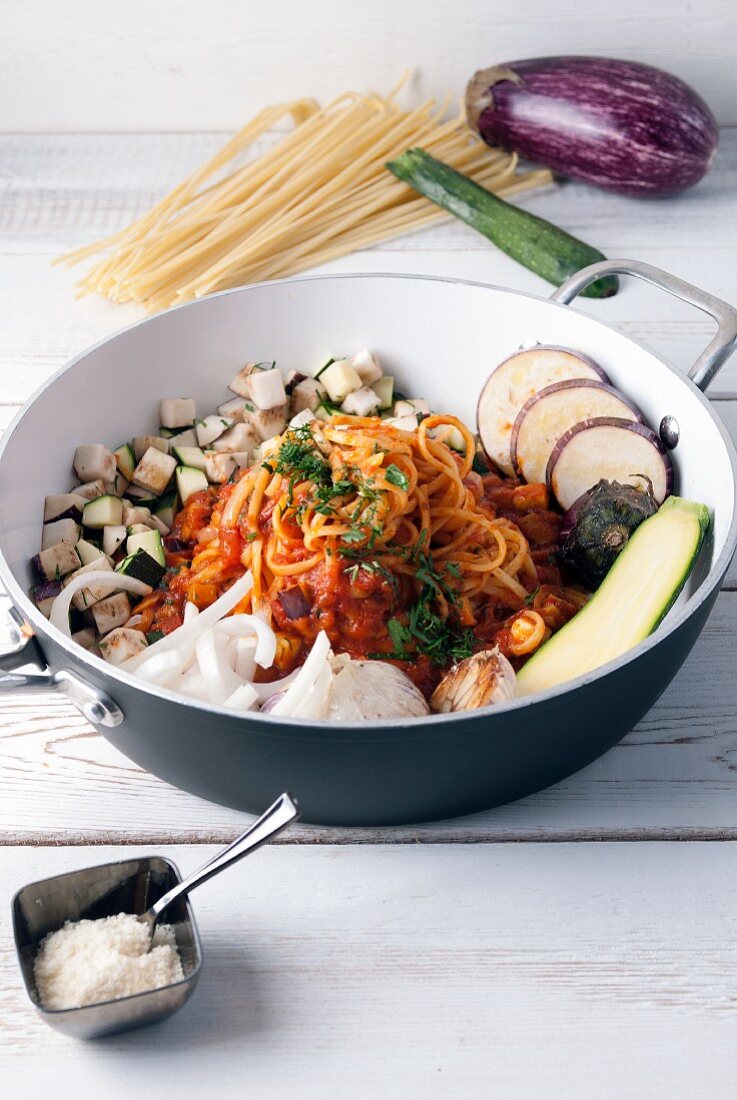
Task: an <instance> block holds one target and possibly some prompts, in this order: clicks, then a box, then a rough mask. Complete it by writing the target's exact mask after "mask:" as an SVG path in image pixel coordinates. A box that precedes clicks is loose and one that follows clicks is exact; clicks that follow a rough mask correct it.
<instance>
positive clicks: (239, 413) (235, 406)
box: [182, 397, 253, 447]
mask: <svg viewBox="0 0 737 1100" xmlns="http://www.w3.org/2000/svg"><path fill="white" fill-rule="evenodd" d="M247 405H248V401H246V399H245V397H232V398H231V399H230V401H224V402H223V404H222V405H218V416H226V417H227V418H228V419H229V420H232V421H233V423H234V424H237V423H238V422H239V421H240V422H242V421H243V412H244V410H245V408H246V406H247ZM251 408H253V406H252V405H251ZM182 442H183V441H182ZM196 443H197V437H196V436H195V439H194V441H193V443H191V444H189V443H184V446H185V447H186V446H194V445H196Z"/></svg>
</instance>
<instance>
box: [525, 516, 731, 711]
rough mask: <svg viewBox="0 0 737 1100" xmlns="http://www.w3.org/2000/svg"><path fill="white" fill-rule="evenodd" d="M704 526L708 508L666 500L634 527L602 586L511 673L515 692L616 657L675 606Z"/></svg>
mask: <svg viewBox="0 0 737 1100" xmlns="http://www.w3.org/2000/svg"><path fill="white" fill-rule="evenodd" d="M708 528H709V509H708V508H707V507H706V506H705V505H704V504H696V503H694V502H693V501H690V500H683V498H681V497H669V498H668V499H667V500H666V502H665V503H664V504H663V505H662V506H661V508H660V510H659V511H658V512H656V513H655V515H654V516H651V517H650V518H649V519H646V520H645V522H644V523H641V524H640V526H639V527H638V528H637V530H636V531H635V533H634V535H632V537H631V538H630V540H629V542H628V543H627V546H626V547H625V549H624V550H623V551H622V553H621V554H620V555H619V557H618V558H617V560H616V562H615V563H614V565H613V566H612V568H611V569H610V571H609V573H608V574H607V576H606V578H605V580H604V582H603V583H602V585H601V587H600V588H599V589H598V590H597V592H596V593H595V595H594V596H592V598H591V600H590V601H589V602H588V603H587V604H586V606H585V607H584V608H583V609H582V610H581V611H579V613H578V614H577V615H576V617H575V618H573V619H571V621H570V622H569V623H566V625H565V626H564V627H563V628H562V629H561V630H559V631H558V633H557V634H554V635H553V637H552V638H550V640H549V641H547V642H546V643H545V644H544V645H542V646H541V647H540V649H539V650H538V651H537V653H535V655H534V656H533V657H531V658H530V660H529V661H528V662H527V664H526V665H524V666H523V668H522V669H521V670H520V672H519V673H518V674H517V690H518V693H519V695H530V694H532V693H533V692H536V691H546V690H547V689H548V688H553V687H557V686H558V684H563V683H565V682H566V681H567V680H574V679H575V678H576V677H577V676H583V675H584V674H585V673H587V672H593V671H594V669H597V668H600V667H601V666H602V665H605V664H607V663H608V662H609V661H614V660H616V658H617V657H621V656H622V654H623V653H626V652H627V651H628V650H630V649H632V648H633V647H634V646H636V645H637V644H638V642H641V641H643V639H645V638H647V636H648V635H649V634H652V632H653V631H654V630H655V628H656V627H657V626H658V625H659V623H660V622H661V621H662V620H663V618H664V616H665V615H666V614H667V612H668V611H669V610H670V608H671V607H672V606H673V604H674V603H675V601H676V599H677V597H678V594H679V593H680V591H681V589H682V588H683V586H684V584H685V583H686V580H687V579H688V576H689V574H690V572H691V570H692V568H693V566H694V564H695V562H696V559H697V557H698V554H699V550H700V549H701V544H702V543H703V541H704V536H705V534H706V532H707V530H708Z"/></svg>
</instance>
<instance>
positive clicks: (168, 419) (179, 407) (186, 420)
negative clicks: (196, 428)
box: [159, 397, 197, 428]
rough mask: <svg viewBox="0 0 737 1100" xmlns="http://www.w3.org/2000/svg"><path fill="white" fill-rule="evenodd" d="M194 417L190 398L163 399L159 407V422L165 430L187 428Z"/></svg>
mask: <svg viewBox="0 0 737 1100" xmlns="http://www.w3.org/2000/svg"><path fill="white" fill-rule="evenodd" d="M196 416H197V407H196V405H195V402H194V399H193V398H192V397H165V398H164V399H163V400H162V402H161V405H160V406H159V421H160V423H161V424H162V425H163V427H165V428H189V427H190V426H191V425H192V424H194V420H195V417H196Z"/></svg>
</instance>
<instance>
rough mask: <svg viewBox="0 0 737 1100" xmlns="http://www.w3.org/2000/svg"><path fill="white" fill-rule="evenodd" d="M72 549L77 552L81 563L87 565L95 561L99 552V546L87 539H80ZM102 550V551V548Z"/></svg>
mask: <svg viewBox="0 0 737 1100" xmlns="http://www.w3.org/2000/svg"><path fill="white" fill-rule="evenodd" d="M74 549H75V550H76V551H77V553H78V554H79V560H80V561H81V562H82V565H89V564H90V563H91V562H93V561H97V560H98V559H99V557H100V554H101V551H100V547H99V546H95V544H94V542H88V541H87V539H80V540H79V542H77V544H76V545H75V547H74ZM102 552H103V553H104V550H103V551H102Z"/></svg>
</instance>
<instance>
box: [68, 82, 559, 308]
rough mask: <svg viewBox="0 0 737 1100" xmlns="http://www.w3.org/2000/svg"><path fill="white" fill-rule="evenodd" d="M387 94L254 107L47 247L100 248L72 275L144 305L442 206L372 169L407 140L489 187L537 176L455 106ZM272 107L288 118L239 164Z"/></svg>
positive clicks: (395, 229)
mask: <svg viewBox="0 0 737 1100" xmlns="http://www.w3.org/2000/svg"><path fill="white" fill-rule="evenodd" d="M397 90H398V89H396V90H395V92H393V93H392V94H391V95H389V96H387V97H383V96H379V95H359V94H357V93H354V92H349V93H346V94H345V95H342V96H340V97H339V98H338V99H336V100H335V101H334V102H333V103H331V104H330V105H329V106H327V107H324V108H321V107H319V105H318V104H317V103H316V102H315V101H314V100H312V99H303V100H297V101H295V102H292V103H287V104H282V105H279V106H275V107H267V108H266V109H264V110H263V111H261V112H260V113H259V114H258V115H257V116H256V117H255V118H254V119H252V121H251V122H249V123H248V124H247V125H246V126H244V127H243V129H242V130H241V131H239V133H237V134H236V135H235V136H234V137H233V138H231V140H230V141H228V142H227V143H226V144H225V145H224V146H223V148H222V149H221V150H220V151H219V152H218V153H217V154H216V155H215V156H214V157H213V158H212V160H210V161H209V162H208V163H207V164H205V165H204V166H203V167H202V168H199V169H197V171H195V172H193V173H192V175H190V176H189V177H188V178H187V179H186V180H184V181H183V182H182V183H180V184H179V185H178V186H177V187H175V188H174V190H173V191H171V192H170V194H169V195H167V196H166V198H164V199H162V200H161V202H159V203H158V204H157V205H156V206H154V207H153V209H152V210H150V211H149V212H148V213H147V214H144V215H143V217H141V218H139V219H138V220H137V221H135V222H134V223H133V224H132V225H130V226H128V228H126V229H123V230H121V231H120V232H119V233H116V234H113V235H112V236H110V237H107V238H105V239H104V240H102V241H97V242H96V243H94V244H91V245H88V246H86V247H84V248H80V249H77V250H76V251H74V252H71V253H69V254H67V255H66V256H62V257H60V260H59V261H58V262H65V263H67V264H74V263H77V262H79V261H80V260H84V259H87V258H89V257H91V256H94V255H96V254H98V253H100V252H103V253H106V255H105V256H104V258H102V259H100V260H98V262H97V263H96V264H95V265H94V267H93V268H92V269H91V270H90V271H89V272H88V274H87V275H86V276H85V277H84V278H83V279H82V280H81V282H80V284H79V294H80V295H83V294H89V293H92V292H98V293H100V294H104V295H105V296H106V297H108V298H110V299H111V300H112V301H115V302H128V301H133V302H137V303H138V304H140V305H142V306H144V307H145V308H146V309H147V310H148V311H150V312H155V311H157V310H160V309H166V308H167V307H169V306H172V305H177V304H179V303H180V302H185V301H189V300H191V299H193V298H199V297H202V296H203V295H205V294H211V293H213V292H214V291H218V290H224V289H226V288H228V287H233V286H239V285H241V284H244V283H250V282H259V281H263V280H266V279H276V278H280V277H283V276H286V275H292V274H295V273H296V272H298V271H303V270H305V269H306V268H310V267H314V266H316V265H317V264H322V263H325V262H327V261H328V260H332V259H335V258H336V257H338V256H343V255H345V254H346V253H348V252H352V251H355V250H356V249H360V248H367V247H368V246H370V245H373V244H376V243H378V242H379V241H383V240H387V239H388V238H390V237H395V236H398V235H400V234H402V233H406V232H408V231H410V230H412V229H417V228H420V227H422V226H424V225H428V224H430V223H431V222H434V221H438V220H440V219H441V218H445V217H447V215H446V214H445V213H444V211H442V210H440V209H438V208H437V207H435V206H433V205H432V204H431V203H428V202H427V201H426V200H425V199H424V198H422V197H420V196H418V195H417V193H416V192H415V191H413V190H412V189H411V188H410V187H408V186H407V185H406V184H404V183H402V182H400V181H398V180H396V179H394V178H393V177H392V175H391V174H390V173H389V172H388V171H387V170H386V167H385V164H386V161H387V160H390V159H391V158H393V157H396V156H398V155H399V154H400V153H402V152H404V150H406V149H408V148H410V147H414V146H421V147H422V148H424V149H426V150H427V151H428V152H430V153H432V155H433V156H435V157H438V158H439V159H441V160H443V161H445V162H446V163H448V164H450V165H452V167H454V168H456V169H458V170H459V171H462V172H464V173H466V174H467V175H469V176H470V177H471V178H472V179H474V180H476V181H477V182H478V183H481V184H483V185H484V186H485V187H488V188H489V189H490V190H492V191H494V192H495V193H496V194H499V195H512V194H516V193H517V192H519V191H525V190H528V189H529V188H532V187H538V186H541V185H543V184H545V183H548V182H549V181H550V173H549V172H547V171H546V170H539V171H532V172H525V173H519V174H517V173H516V167H517V158H516V156H515V155H514V154H512V155H510V154H507V153H504V152H501V151H500V150H494V149H489V148H488V146H486V145H484V144H483V142H481V141H480V140H479V139H478V138H477V137H476V136H474V135H473V134H472V133H471V131H470V130H469V129H468V127H467V125H466V121H465V117H464V115H463V113H461V114H459V115H458V116H457V117H455V118H453V119H451V120H450V121H444V120H443V116H444V114H445V105H439V104H437V103H436V101H435V100H429V101H428V102H426V103H424V104H422V105H421V106H420V107H417V108H415V109H413V110H405V109H403V108H401V107H400V106H399V105H398V104H397V102H396V99H395V95H396V91H397ZM285 118H291V120H292V121H293V123H294V129H293V130H291V131H290V132H289V133H288V134H287V135H286V136H285V137H283V138H282V139H281V140H279V141H278V142H277V144H276V145H274V146H273V147H272V148H270V149H269V150H268V151H267V152H264V153H262V154H261V155H260V156H257V157H255V159H251V160H250V161H248V162H247V163H241V161H242V158H243V155H244V154H246V153H247V151H248V150H249V149H250V147H251V146H252V145H253V143H254V142H255V141H256V140H258V139H259V138H263V137H264V136H265V135H267V134H269V132H270V131H272V130H273V128H274V127H275V126H277V124H279V123H281V122H283V120H284V119H285Z"/></svg>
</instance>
